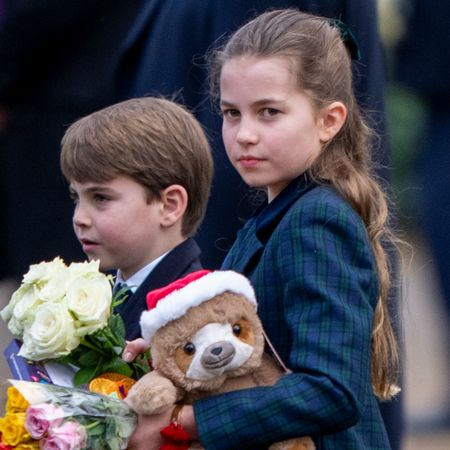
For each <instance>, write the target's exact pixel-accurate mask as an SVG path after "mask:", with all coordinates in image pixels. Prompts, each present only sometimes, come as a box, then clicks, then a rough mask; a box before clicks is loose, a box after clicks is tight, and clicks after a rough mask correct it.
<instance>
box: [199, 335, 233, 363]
mask: <svg viewBox="0 0 450 450" xmlns="http://www.w3.org/2000/svg"><path fill="white" fill-rule="evenodd" d="M235 354H236V349H235V347H234V345H233V344H232V343H231V342H227V341H219V342H214V344H211V345H208V347H206V348H205V350H204V351H203V354H202V358H201V362H202V365H203V367H205V369H217V368H219V367H224V366H226V365H227V364H229V363H230V362H231V360H232V359H233V357H234V355H235Z"/></svg>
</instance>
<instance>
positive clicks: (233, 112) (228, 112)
mask: <svg viewBox="0 0 450 450" xmlns="http://www.w3.org/2000/svg"><path fill="white" fill-rule="evenodd" d="M222 115H223V116H224V117H228V118H229V119H234V118H236V117H239V111H238V110H237V109H232V108H229V109H224V110H223V111H222Z"/></svg>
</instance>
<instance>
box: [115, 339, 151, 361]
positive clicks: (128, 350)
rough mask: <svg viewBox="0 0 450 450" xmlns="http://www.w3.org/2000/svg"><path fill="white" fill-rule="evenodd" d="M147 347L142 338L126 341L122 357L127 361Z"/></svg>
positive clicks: (133, 358)
mask: <svg viewBox="0 0 450 450" xmlns="http://www.w3.org/2000/svg"><path fill="white" fill-rule="evenodd" d="M149 347H150V346H149V345H148V343H147V342H146V341H144V339H142V338H138V339H135V340H134V341H130V342H127V345H126V346H125V348H124V350H123V353H122V359H123V360H124V361H125V362H127V363H129V362H131V361H134V360H135V359H136V357H137V356H138V355H140V354H142V353H144V352H145V351H146V350H147V349H148V348H149Z"/></svg>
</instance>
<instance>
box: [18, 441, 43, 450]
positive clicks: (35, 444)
mask: <svg viewBox="0 0 450 450" xmlns="http://www.w3.org/2000/svg"><path fill="white" fill-rule="evenodd" d="M14 450H40V446H39V441H35V440H34V439H32V440H30V441H28V442H23V443H21V444H19V445H17V446H16V447H15V448H14Z"/></svg>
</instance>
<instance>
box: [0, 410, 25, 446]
mask: <svg viewBox="0 0 450 450" xmlns="http://www.w3.org/2000/svg"><path fill="white" fill-rule="evenodd" d="M0 433H2V441H3V443H4V444H6V445H18V444H20V443H22V442H26V441H29V440H30V435H29V434H28V433H27V430H26V429H25V413H24V412H21V413H7V414H6V415H5V417H2V418H1V419H0Z"/></svg>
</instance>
